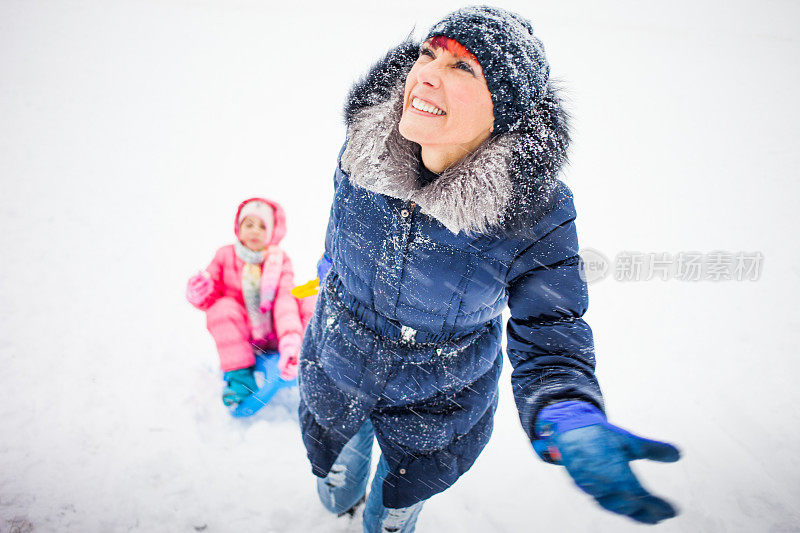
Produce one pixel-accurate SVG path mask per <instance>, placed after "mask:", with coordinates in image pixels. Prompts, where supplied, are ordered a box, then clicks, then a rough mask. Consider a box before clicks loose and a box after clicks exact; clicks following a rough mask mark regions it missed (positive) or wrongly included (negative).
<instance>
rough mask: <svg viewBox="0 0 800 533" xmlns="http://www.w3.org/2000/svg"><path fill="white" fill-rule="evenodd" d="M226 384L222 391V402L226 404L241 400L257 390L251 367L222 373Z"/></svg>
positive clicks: (229, 404) (233, 403)
mask: <svg viewBox="0 0 800 533" xmlns="http://www.w3.org/2000/svg"><path fill="white" fill-rule="evenodd" d="M222 378H223V379H224V380H225V383H227V386H226V387H225V389H224V390H223V391H222V403H224V404H225V405H227V406H231V405H235V404H237V403H240V402H242V401H243V400H245V399H246V398H247V397H248V396H250V395H251V394H253V393H254V392H255V391H256V390H258V385H256V378H255V377H254V376H253V367H252V366H251V367H248V368H240V369H238V370H230V371H228V372H225V373H224V374H223V375H222Z"/></svg>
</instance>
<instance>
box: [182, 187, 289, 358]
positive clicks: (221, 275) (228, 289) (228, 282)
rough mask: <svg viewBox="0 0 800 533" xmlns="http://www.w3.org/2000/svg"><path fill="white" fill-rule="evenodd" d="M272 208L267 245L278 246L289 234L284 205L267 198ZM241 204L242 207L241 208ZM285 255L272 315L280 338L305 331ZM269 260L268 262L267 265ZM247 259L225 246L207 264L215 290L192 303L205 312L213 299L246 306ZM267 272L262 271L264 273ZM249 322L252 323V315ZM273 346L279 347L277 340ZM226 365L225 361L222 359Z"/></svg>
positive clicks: (237, 215)
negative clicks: (197, 302)
mask: <svg viewBox="0 0 800 533" xmlns="http://www.w3.org/2000/svg"><path fill="white" fill-rule="evenodd" d="M264 201H266V202H267V203H268V204H269V205H270V206H271V207H272V209H273V212H274V219H275V220H274V223H275V224H274V227H273V230H272V235H271V237H270V240H269V242H268V243H267V246H268V247H277V246H278V245H279V243H280V242H281V240H282V239H283V237H284V236H285V235H286V215H285V214H284V211H283V208H282V207H281V206H280V204H278V203H277V202H275V201H272V200H266V199H264ZM241 208H242V206H239V210H241ZM235 221H236V230H237V234H238V221H239V211H237V212H236V219H235ZM282 255H283V263H282V265H280V275H279V277H278V288H277V291H276V294H275V300H274V307H273V308H272V317H273V323H274V329H273V331H274V332H275V334H276V336H277V339H278V340H280V339H282V338H284V337H285V336H286V335H288V334H292V333H297V334H299V335H302V334H303V327H302V323H301V319H300V311H299V309H298V303H297V300H296V299H295V297H294V296H293V295H292V294H291V292H290V291H291V290H292V289H293V288H294V269H293V268H292V262H291V260H290V259H289V256H288V255H287V254H285V253H284V254H282ZM266 263H267V262H265V264H266ZM243 267H244V261H243V260H242V259H240V258H239V257H238V256H237V255H236V250H235V248H234V245H232V244H230V245H227V246H223V247H222V248H220V249H219V250H217V253H216V254H215V255H214V259H212V260H211V263H210V264H209V265H208V267H206V272H208V274H209V275H210V278H211V280H212V281H213V283H214V290H213V292H212V293H211V294H210V295H209V296H208V298H206V299H205V300H204V301H203V302H201V303H199V304H193V305H195V307H197V308H198V309H200V310H202V311H206V310H207V309H208V308H209V307H211V306H212V305H213V304H214V302H216V301H217V300H218V299H219V298H222V297H229V298H233V299H234V300H236V302H237V303H239V304H240V305H241V306H242V307H245V303H244V297H243V295H242V268H243ZM263 275H264V273H262V276H263ZM245 316H246V313H245ZM247 320H248V324H249V318H248V319H247ZM273 344H274V346H270V348H277V346H278V345H277V343H273ZM222 366H223V367H225V362H224V361H223V362H222Z"/></svg>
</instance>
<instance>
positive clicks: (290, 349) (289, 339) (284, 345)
mask: <svg viewBox="0 0 800 533" xmlns="http://www.w3.org/2000/svg"><path fill="white" fill-rule="evenodd" d="M302 342H303V339H302V337H300V335H299V334H297V333H288V334H286V335H284V336H283V337H281V339H280V340H279V341H278V351H279V352H280V354H281V358H280V360H278V369H279V370H280V371H281V379H283V380H284V381H291V380H293V379H294V378H296V377H297V363H298V361H299V359H300V345H301V344H302Z"/></svg>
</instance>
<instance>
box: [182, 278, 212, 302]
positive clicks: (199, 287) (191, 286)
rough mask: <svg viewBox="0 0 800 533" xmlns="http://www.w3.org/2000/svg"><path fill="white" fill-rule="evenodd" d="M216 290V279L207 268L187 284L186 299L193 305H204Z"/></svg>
mask: <svg viewBox="0 0 800 533" xmlns="http://www.w3.org/2000/svg"><path fill="white" fill-rule="evenodd" d="M213 292H214V281H213V280H212V279H211V275H210V274H209V273H208V272H206V271H205V270H203V271H200V272H198V273H197V274H195V275H194V276H192V277H191V278H189V283H187V285H186V299H187V300H189V303H190V304H192V305H202V304H203V303H204V302H205V301H206V300H207V299H208V297H209V296H211V294H212V293H213Z"/></svg>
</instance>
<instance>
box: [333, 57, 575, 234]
mask: <svg viewBox="0 0 800 533" xmlns="http://www.w3.org/2000/svg"><path fill="white" fill-rule="evenodd" d="M418 50H419V45H418V44H417V43H413V42H411V41H406V42H404V43H402V44H401V45H400V46H398V47H397V48H395V49H394V50H392V51H390V52H389V53H388V54H387V55H386V56H385V57H384V58H383V59H382V60H380V61H379V62H378V63H377V64H376V65H374V66H373V67H372V69H371V70H370V72H369V73H368V74H367V76H366V77H365V78H364V79H363V80H361V81H360V82H358V83H357V84H356V85H355V86H354V87H353V89H352V90H351V91H350V97H349V99H348V103H347V105H346V107H345V120H346V122H347V125H348V131H347V147H346V148H345V151H344V153H343V154H342V158H341V165H342V170H344V171H345V172H346V173H347V174H348V175H349V177H350V181H351V183H353V184H354V185H356V186H359V187H362V188H365V189H367V190H370V191H372V192H376V193H380V194H385V195H387V196H392V197H395V198H399V199H401V200H406V201H413V202H415V203H416V204H417V205H419V207H420V210H421V211H422V212H423V213H425V214H426V215H428V216H431V217H433V218H435V219H436V220H438V221H439V222H441V223H442V224H443V225H444V226H445V227H446V228H447V229H449V230H450V231H451V232H453V233H459V232H462V231H463V232H465V233H466V234H486V233H495V232H500V233H503V234H506V235H520V234H522V235H524V234H528V233H530V231H531V230H532V229H533V225H534V224H535V223H536V222H537V221H538V220H539V219H540V218H541V216H543V215H544V214H545V213H547V212H549V211H550V210H551V209H552V208H553V207H554V206H553V202H554V201H555V198H556V196H557V195H556V189H557V188H558V184H559V181H558V179H557V175H558V173H559V171H560V170H561V168H562V166H563V165H564V163H565V162H566V159H567V146H568V145H569V133H568V125H567V121H568V115H567V113H566V112H565V111H564V109H563V108H562V106H561V101H560V98H559V97H558V96H557V94H556V88H555V86H554V85H553V84H552V82H549V83H548V91H547V94H546V96H545V98H544V99H543V101H542V102H541V103H540V104H538V105H537V106H536V107H535V110H534V113H532V116H529V117H526V119H525V120H524V121H523V124H522V126H521V128H519V129H518V130H517V131H514V132H509V133H504V134H500V135H494V136H492V137H490V138H489V139H487V140H486V142H484V143H483V144H482V145H481V146H479V147H478V149H477V150H475V152H473V153H472V154H470V155H469V156H467V157H466V158H464V159H462V160H461V161H459V162H458V163H456V164H455V165H454V166H452V167H450V168H448V169H447V170H445V171H444V172H443V173H442V175H441V176H439V178H438V179H436V180H435V181H433V182H432V183H429V184H427V185H425V186H421V185H420V184H419V183H418V181H417V174H418V168H419V157H420V156H419V150H420V147H419V145H417V144H416V143H413V142H411V141H408V140H407V139H405V138H404V137H403V136H402V135H400V132H399V131H398V128H397V125H398V123H399V121H400V116H401V114H402V105H403V85H404V82H405V77H406V74H407V73H408V71H409V70H410V69H411V66H412V65H413V63H414V61H416V58H417V54H418Z"/></svg>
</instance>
